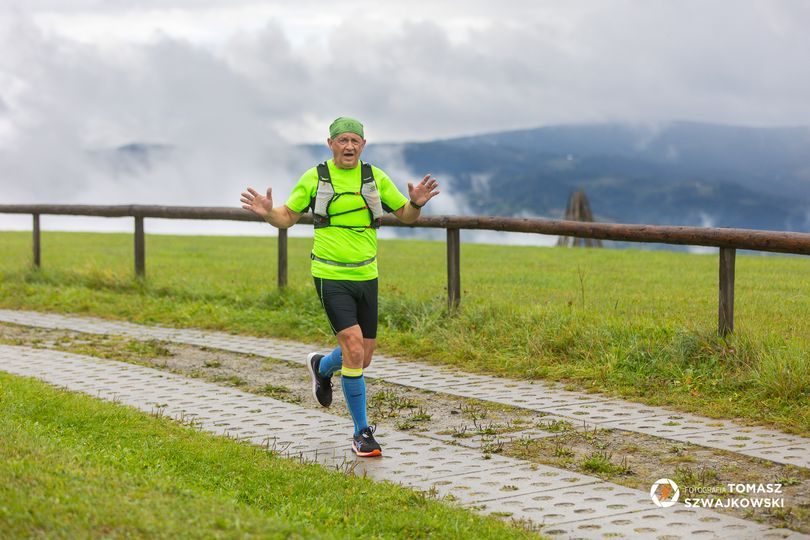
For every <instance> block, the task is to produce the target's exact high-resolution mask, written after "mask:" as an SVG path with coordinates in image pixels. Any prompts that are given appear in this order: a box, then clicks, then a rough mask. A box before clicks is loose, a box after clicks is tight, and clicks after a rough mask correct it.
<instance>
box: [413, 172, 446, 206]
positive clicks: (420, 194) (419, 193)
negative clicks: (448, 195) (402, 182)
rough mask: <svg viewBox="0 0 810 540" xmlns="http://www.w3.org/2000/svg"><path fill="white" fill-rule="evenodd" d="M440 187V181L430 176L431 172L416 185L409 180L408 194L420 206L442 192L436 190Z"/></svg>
mask: <svg viewBox="0 0 810 540" xmlns="http://www.w3.org/2000/svg"><path fill="white" fill-rule="evenodd" d="M438 187H439V182H438V181H437V180H436V179H435V178H433V177H432V176H430V174H426V175H425V177H424V178H422V181H421V182H419V183H417V184H416V185H414V184H413V183H411V182H408V196H409V197H410V198H411V200H412V201H413V202H414V203H416V204H418V205H419V206H424V205H426V204H427V202H428V201H429V200H430V199H432V198H433V197H435V196H436V195H438V194H439V193H441V192H440V191H436V188H438Z"/></svg>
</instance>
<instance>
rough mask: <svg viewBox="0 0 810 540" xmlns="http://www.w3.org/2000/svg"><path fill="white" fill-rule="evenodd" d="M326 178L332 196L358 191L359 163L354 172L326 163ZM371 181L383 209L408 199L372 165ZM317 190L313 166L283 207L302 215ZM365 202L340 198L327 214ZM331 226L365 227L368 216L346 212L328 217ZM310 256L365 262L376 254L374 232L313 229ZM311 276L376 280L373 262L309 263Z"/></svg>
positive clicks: (355, 197) (391, 209) (389, 209)
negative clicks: (327, 170) (328, 176)
mask: <svg viewBox="0 0 810 540" xmlns="http://www.w3.org/2000/svg"><path fill="white" fill-rule="evenodd" d="M327 165H328V166H329V175H330V176H331V177H332V186H333V187H334V190H335V193H341V192H345V191H350V192H357V191H360V185H361V182H362V180H361V178H360V164H359V163H358V165H357V167H355V168H354V169H340V168H338V167H336V166H335V163H334V161H333V160H331V159H330V160H329V161H327ZM371 170H372V172H373V173H374V180H375V181H376V182H377V190H378V191H379V192H380V200H381V201H382V205H383V210H385V211H386V212H394V211H396V210H399V209H400V208H402V207H403V206H405V203H407V202H408V198H407V197H405V195H403V194H402V193H400V192H399V190H398V189H397V187H396V186H395V185H394V182H392V181H391V179H390V178H389V177H388V175H387V174H385V172H383V171H382V170H381V169H378V168H377V167H374V166H373V165H372V167H371ZM317 191H318V170H317V168H316V167H313V168H311V169H309V170H308V171H307V172H305V173H304V174H303V175H302V176H301V178H300V179H299V180H298V183H297V184H295V187H293V190H292V193H290V198H289V199H287V208H289V209H290V210H292V211H293V212H298V213H303V212H305V211H306V210H307V208H308V207H309V205H310V203H311V202H312V199H313V198H314V197H315V193H316V192H317ZM364 205H365V202H364V201H363V198H362V197H361V196H360V195H341V196H340V197H338V198H337V199H334V200H333V202H332V204H331V205H330V206H329V214H337V213H340V212H345V211H347V210H353V209H355V208H359V207H361V206H364ZM332 223H333V224H334V225H347V226H352V227H365V226H368V225H370V224H371V214H370V213H369V212H368V211H367V210H363V211H358V212H350V213H348V214H343V215H342V216H335V217H333V218H332ZM312 253H314V254H315V256H316V257H320V258H321V259H327V260H330V261H338V262H347V263H353V262H359V261H366V260H368V259H371V258H372V257H375V256H376V255H377V231H376V230H375V229H371V228H368V229H344V228H342V227H323V228H320V229H315V234H314V239H313V245H312ZM312 275H313V276H314V277H318V278H323V279H345V280H349V281H366V280H369V279H374V278H376V277H377V261H376V260H375V261H374V262H372V263H371V264H367V265H365V266H358V267H356V268H351V267H344V266H334V265H331V264H326V263H322V262H319V261H315V260H313V261H312Z"/></svg>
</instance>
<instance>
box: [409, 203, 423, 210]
mask: <svg viewBox="0 0 810 540" xmlns="http://www.w3.org/2000/svg"><path fill="white" fill-rule="evenodd" d="M408 202H409V203H411V206H413V207H414V208H416V209H417V210H419V209H421V208H422V207H423V206H425V205H424V204H416V203H415V202H413V201H408Z"/></svg>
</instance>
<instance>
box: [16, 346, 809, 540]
mask: <svg viewBox="0 0 810 540" xmlns="http://www.w3.org/2000/svg"><path fill="white" fill-rule="evenodd" d="M0 369H2V370H4V371H8V372H10V373H14V374H17V375H22V376H30V377H36V378H39V379H42V380H44V381H46V382H49V383H51V384H54V385H58V386H62V387H65V388H67V389H68V390H73V391H80V392H85V393H87V394H90V395H93V396H96V397H99V398H102V399H108V400H112V401H115V402H118V403H123V404H126V405H131V406H133V407H136V408H138V409H141V410H144V411H148V412H152V413H156V412H158V411H159V412H160V413H162V414H164V415H167V416H171V417H173V418H176V419H178V420H182V421H186V422H190V423H191V424H192V425H193V426H195V427H197V428H198V429H201V430H205V431H209V432H213V433H217V434H223V435H228V436H232V437H236V438H239V439H242V440H247V441H249V442H252V443H254V444H260V445H262V446H266V447H267V448H268V449H271V450H275V451H277V452H279V453H280V454H282V455H286V456H288V457H295V458H297V459H301V460H303V461H308V462H317V463H320V464H322V465H324V466H326V467H329V468H332V467H334V468H337V469H352V470H354V472H355V473H356V474H366V475H368V476H369V477H370V478H372V479H375V480H386V479H387V480H391V481H394V482H399V483H401V484H403V485H406V486H409V487H412V488H415V489H420V490H431V489H433V490H436V492H437V494H438V495H439V496H444V495H447V494H449V493H452V494H453V496H454V497H455V499H456V501H458V503H459V504H462V505H464V506H468V507H470V508H472V509H473V510H476V511H481V512H485V513H491V512H498V513H508V514H509V515H511V516H512V517H514V518H516V519H526V520H531V521H532V522H533V523H535V524H538V525H544V526H543V528H542V532H543V533H544V534H547V535H550V536H555V537H564V538H662V537H663V538H673V539H674V538H693V537H697V538H757V539H772V538H773V539H776V538H808V537H807V536H803V535H800V534H798V533H793V532H791V531H787V530H784V529H773V528H770V527H767V526H763V525H760V524H757V523H754V522H749V521H745V520H742V519H738V518H734V517H729V516H726V515H722V514H718V513H714V512H711V511H708V510H703V509H696V508H686V507H685V506H683V505H676V506H674V507H672V508H657V507H656V506H654V504H653V503H652V501H651V500H650V497H649V495H648V494H647V493H643V492H641V491H637V490H633V489H628V488H625V487H622V486H619V485H617V484H612V483H610V482H605V481H602V480H600V479H598V478H594V477H590V476H586V475H582V474H578V473H573V472H569V471H564V470H560V469H555V468H552V467H547V466H543V465H536V464H527V463H525V462H523V461H520V460H517V459H512V458H507V457H502V456H492V457H490V458H489V459H484V457H483V455H482V454H481V453H480V452H477V451H475V450H471V449H468V448H462V447H458V446H453V445H444V444H443V443H441V442H436V441H434V440H431V439H427V438H423V437H418V436H414V435H410V434H407V433H402V432H395V431H388V432H380V433H379V437H380V439H381V440H382V441H384V444H385V447H384V451H385V454H384V456H383V457H382V458H380V459H356V458H355V457H354V456H353V455H352V454H351V451H350V450H349V449H348V448H349V440H348V438H347V435H346V434H347V433H349V432H350V430H351V423H350V422H348V421H346V420H341V419H337V418H336V417H334V416H332V415H329V414H326V413H322V412H319V411H311V410H307V409H304V408H303V407H299V406H296V405H292V404H289V403H284V402H281V401H277V400H273V399H271V398H267V397H262V396H256V395H254V394H248V393H245V392H242V391H239V390H236V389H232V388H228V387H222V386H218V385H215V384H211V383H206V382H202V381H198V380H194V379H189V378H186V377H181V376H179V375H174V374H171V373H166V372H163V371H159V370H156V369H152V368H147V367H143V366H137V365H132V364H127V363H123V362H117V361H113V360H103V359H99V358H93V357H88V356H79V355H75V354H70V353H63V352H59V351H53V350H46V349H31V348H27V347H13V346H5V345H0Z"/></svg>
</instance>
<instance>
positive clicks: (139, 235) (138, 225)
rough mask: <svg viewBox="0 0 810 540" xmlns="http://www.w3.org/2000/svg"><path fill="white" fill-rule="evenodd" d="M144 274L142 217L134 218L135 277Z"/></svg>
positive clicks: (144, 255) (144, 249) (144, 245)
mask: <svg viewBox="0 0 810 540" xmlns="http://www.w3.org/2000/svg"><path fill="white" fill-rule="evenodd" d="M145 274H146V243H145V241H144V237H143V217H142V216H135V275H136V276H139V277H143V276H144V275H145Z"/></svg>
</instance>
